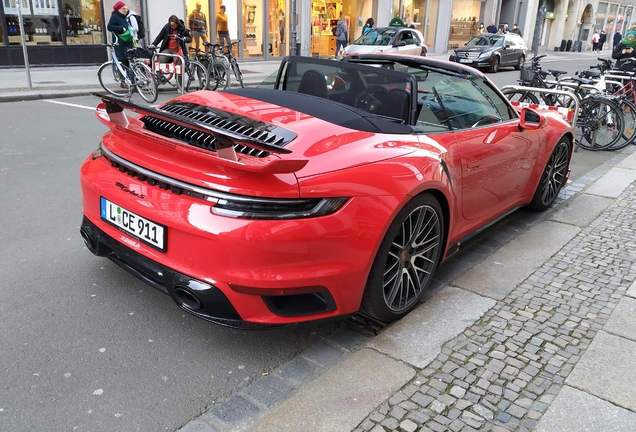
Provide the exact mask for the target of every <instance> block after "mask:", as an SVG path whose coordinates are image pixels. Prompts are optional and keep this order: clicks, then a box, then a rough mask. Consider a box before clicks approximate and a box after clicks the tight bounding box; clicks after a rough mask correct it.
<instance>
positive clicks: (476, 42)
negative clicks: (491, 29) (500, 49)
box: [466, 34, 504, 46]
mask: <svg viewBox="0 0 636 432" xmlns="http://www.w3.org/2000/svg"><path fill="white" fill-rule="evenodd" d="M503 40H504V36H503V35H496V34H494V35H490V36H475V37H474V38H472V39H471V40H469V41H468V43H466V46H493V45H500V44H501V42H502V41H503Z"/></svg>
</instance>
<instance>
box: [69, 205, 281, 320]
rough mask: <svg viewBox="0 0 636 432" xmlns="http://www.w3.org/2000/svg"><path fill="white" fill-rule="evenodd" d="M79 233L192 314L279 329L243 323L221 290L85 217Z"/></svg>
mask: <svg viewBox="0 0 636 432" xmlns="http://www.w3.org/2000/svg"><path fill="white" fill-rule="evenodd" d="M80 234H81V235H82V238H83V239H84V244H85V245H86V247H87V248H88V249H89V250H90V251H91V252H92V253H93V254H95V255H97V256H101V257H106V258H108V259H110V260H111V261H113V262H114V263H115V264H117V265H118V266H120V267H121V268H123V269H124V270H126V271H127V272H129V273H130V274H132V275H134V276H136V277H137V278H139V279H141V280H142V281H144V282H146V283H147V284H149V285H151V286H152V287H154V288H156V289H158V290H159V291H161V292H163V293H165V294H168V295H169V296H170V297H171V298H172V299H173V300H174V301H175V303H177V305H179V307H180V308H181V309H183V310H184V311H186V312H188V313H189V314H192V315H194V316H196V317H198V318H201V319H204V320H206V321H209V322H212V323H214V324H219V325H222V326H225V327H231V328H238V329H244V330H248V329H256V328H267V327H280V325H271V324H255V323H249V322H246V321H243V320H242V319H241V317H240V316H239V314H238V312H237V311H236V309H234V307H233V306H232V304H231V303H230V301H229V300H228V298H227V297H226V296H225V294H223V292H221V290H219V289H218V288H216V287H215V286H213V285H210V284H208V283H205V282H202V281H200V280H196V279H194V278H192V277H190V276H188V275H185V274H183V273H179V272H178V271H175V270H172V269H170V268H168V267H166V266H164V265H161V264H159V263H157V262H155V261H153V260H151V259H149V258H146V257H145V256H143V255H141V254H138V253H137V252H135V251H133V250H131V249H129V248H127V247H125V246H123V245H122V244H121V243H119V242H118V241H116V240H114V239H113V238H112V237H110V236H109V235H107V234H106V233H104V232H103V231H102V230H100V229H99V228H97V226H96V225H95V224H93V223H92V222H91V221H90V220H89V219H88V218H87V217H86V216H84V218H83V220H82V226H81V228H80Z"/></svg>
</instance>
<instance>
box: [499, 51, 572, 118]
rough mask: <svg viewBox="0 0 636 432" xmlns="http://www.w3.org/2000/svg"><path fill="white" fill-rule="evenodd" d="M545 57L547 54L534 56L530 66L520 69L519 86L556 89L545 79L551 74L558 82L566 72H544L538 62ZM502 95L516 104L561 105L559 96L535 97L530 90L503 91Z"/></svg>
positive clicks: (561, 101)
mask: <svg viewBox="0 0 636 432" xmlns="http://www.w3.org/2000/svg"><path fill="white" fill-rule="evenodd" d="M546 56H547V54H541V55H539V56H535V57H533V58H532V59H531V61H530V66H522V67H521V69H520V72H519V79H518V80H517V81H518V82H519V85H520V86H523V87H534V88H542V89H556V87H557V85H556V84H555V83H551V82H549V81H547V80H546V78H547V77H548V75H550V74H551V75H552V76H554V78H555V79H556V80H557V82H558V81H559V76H560V75H564V74H566V73H567V71H562V70H556V69H546V70H544V69H543V68H542V67H541V65H540V60H541V59H542V58H544V57H546ZM503 94H504V96H506V98H507V99H508V100H510V101H516V102H527V103H533V104H540V103H543V104H545V105H552V106H560V105H562V103H563V99H562V97H560V96H557V95H553V94H541V95H540V96H537V95H535V94H534V93H533V92H532V91H530V90H507V91H506V90H504V91H503Z"/></svg>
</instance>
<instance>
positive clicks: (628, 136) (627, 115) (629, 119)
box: [603, 99, 636, 151]
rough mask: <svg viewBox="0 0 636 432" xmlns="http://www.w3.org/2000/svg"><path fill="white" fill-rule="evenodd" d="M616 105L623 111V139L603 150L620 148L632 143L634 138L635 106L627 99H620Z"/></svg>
mask: <svg viewBox="0 0 636 432" xmlns="http://www.w3.org/2000/svg"><path fill="white" fill-rule="evenodd" d="M618 106H619V107H620V108H621V111H622V112H623V119H624V121H625V128H624V130H623V139H621V140H619V141H618V142H617V143H615V144H613V145H611V146H609V147H607V148H605V149H603V150H611V151H614V150H620V149H622V148H625V147H627V146H628V145H630V144H632V143H633V142H634V140H635V139H636V106H634V104H633V103H631V102H630V101H628V100H625V99H621V100H619V101H618Z"/></svg>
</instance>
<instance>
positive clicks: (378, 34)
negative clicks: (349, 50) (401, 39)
mask: <svg viewBox="0 0 636 432" xmlns="http://www.w3.org/2000/svg"><path fill="white" fill-rule="evenodd" d="M395 33H397V30H396V29H394V28H382V29H374V30H371V31H369V32H367V33H365V34H363V35H362V36H360V37H359V38H358V39H357V40H356V41H355V42H354V43H353V44H354V45H378V46H379V45H389V44H390V43H391V40H393V37H394V36H395Z"/></svg>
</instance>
